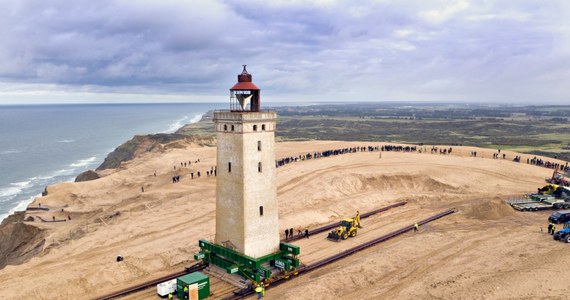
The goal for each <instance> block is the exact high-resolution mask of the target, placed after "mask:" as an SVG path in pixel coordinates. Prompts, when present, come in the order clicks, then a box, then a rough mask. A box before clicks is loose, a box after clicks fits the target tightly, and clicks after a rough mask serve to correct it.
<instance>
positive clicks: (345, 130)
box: [179, 103, 570, 161]
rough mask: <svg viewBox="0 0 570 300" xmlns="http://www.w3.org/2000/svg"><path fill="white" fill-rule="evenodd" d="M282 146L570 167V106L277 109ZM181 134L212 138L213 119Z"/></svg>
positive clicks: (360, 105) (193, 125)
mask: <svg viewBox="0 0 570 300" xmlns="http://www.w3.org/2000/svg"><path fill="white" fill-rule="evenodd" d="M275 110H276V111H277V114H278V120H277V132H276V136H277V139H278V140H282V141H284V140H346V141H382V142H393V143H396V142H402V143H411V144H419V143H423V144H425V145H434V144H440V145H441V144H445V145H452V144H461V145H469V146H479V147H486V148H495V149H509V150H514V151H518V152H523V153H535V154H541V155H546V156H550V157H558V158H561V159H564V160H569V161H570V150H569V149H566V147H567V146H568V145H569V144H570V106H547V107H534V106H520V107H513V106H496V105H495V106H485V105H472V104H471V105H466V104H454V105H451V104H439V105H438V104H433V103H431V104H427V105H426V104H405V105H404V104H396V103H378V104H349V105H317V106H306V107H287V108H284V107H278V108H276V109H275ZM179 133H183V134H188V135H208V136H211V135H213V133H214V131H213V125H212V123H211V118H209V119H208V118H207V120H206V121H205V122H200V123H197V124H192V125H191V126H188V127H186V128H184V129H183V130H182V131H180V132H179Z"/></svg>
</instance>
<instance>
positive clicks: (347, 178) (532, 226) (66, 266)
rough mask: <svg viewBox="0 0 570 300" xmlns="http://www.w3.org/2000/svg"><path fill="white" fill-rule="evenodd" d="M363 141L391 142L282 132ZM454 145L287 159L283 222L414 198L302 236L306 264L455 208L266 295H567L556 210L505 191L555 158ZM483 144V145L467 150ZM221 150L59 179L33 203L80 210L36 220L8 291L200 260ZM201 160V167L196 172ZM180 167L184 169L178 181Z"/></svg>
mask: <svg viewBox="0 0 570 300" xmlns="http://www.w3.org/2000/svg"><path fill="white" fill-rule="evenodd" d="M367 145H381V144H380V143H367V142H361V143H356V142H338V141H334V142H329V141H311V142H286V143H279V144H277V157H278V158H281V157H285V156H292V155H299V154H303V153H307V152H314V151H319V150H328V149H337V148H342V147H348V146H367ZM453 148H454V150H453V155H439V154H429V153H422V154H419V153H397V152H383V153H382V156H381V158H380V157H379V153H378V152H372V153H368V152H361V153H353V154H345V155H340V156H335V157H328V158H321V159H317V160H309V161H302V162H296V163H291V164H288V165H286V166H284V167H280V168H278V169H277V172H278V199H279V202H280V231H281V232H283V231H284V229H285V228H289V227H297V226H298V225H301V226H309V227H317V226H319V225H322V224H325V223H330V222H333V221H338V220H339V219H341V218H344V217H347V216H352V215H353V214H354V213H355V211H356V210H360V211H361V212H366V211H370V210H372V209H375V208H379V207H383V206H386V205H389V204H392V203H395V202H398V201H408V204H407V205H405V206H404V207H400V208H396V209H393V210H391V211H389V212H386V213H383V214H380V215H379V216H375V217H371V218H369V219H366V220H364V228H363V229H362V230H361V231H360V232H359V235H358V236H357V237H355V238H351V239H349V240H347V241H343V242H342V243H333V242H330V241H327V240H326V239H325V234H324V233H323V234H321V235H317V236H313V237H311V238H310V239H305V240H301V241H299V242H297V243H296V244H298V245H300V246H301V252H302V254H301V260H302V261H303V262H304V263H311V262H313V261H316V260H319V259H321V258H323V257H325V256H328V255H331V254H334V253H336V252H339V251H342V250H343V249H346V248H348V247H351V246H354V245H356V244H359V243H361V242H364V241H366V240H370V239H372V238H374V237H377V236H379V235H382V234H385V233H388V232H390V231H392V230H395V229H398V228H401V227H403V226H406V225H409V224H411V223H413V222H415V221H418V220H421V219H424V218H426V217H428V216H431V215H433V214H436V213H438V212H441V211H443V210H446V209H448V208H454V209H456V210H457V213H455V214H453V215H451V216H448V217H445V218H443V219H440V220H438V221H435V222H433V223H430V224H429V225H426V226H424V227H422V228H421V229H420V232H419V233H416V234H414V233H409V234H405V235H403V236H401V237H398V238H395V239H393V240H390V241H388V242H386V243H383V244H381V245H378V246H376V247H373V248H370V249H368V250H365V251H363V252H361V253H358V254H355V255H352V256H350V257H348V258H346V259H343V260H341V261H339V262H337V263H334V264H331V265H329V266H327V267H325V268H323V269H320V270H317V271H314V272H312V273H310V274H308V275H306V276H302V277H299V278H295V279H292V280H291V281H290V282H288V283H286V284H284V285H281V286H279V287H275V288H274V289H270V290H268V293H267V295H266V298H267V299H335V298H338V299H350V298H354V299H570V289H569V288H568V282H567V278H569V277H570V270H568V268H567V266H566V265H567V264H566V262H568V261H570V251H568V249H569V248H568V247H570V246H569V245H567V244H565V243H561V242H556V241H553V240H552V239H551V238H550V237H549V236H547V234H546V233H544V232H541V228H545V227H546V225H547V222H546V219H547V217H548V215H549V214H550V213H551V212H548V211H543V212H517V211H514V210H513V209H511V208H510V207H509V206H507V205H506V204H505V203H504V200H506V199H508V198H510V197H518V196H521V195H522V194H523V193H527V192H532V191H535V190H536V188H537V187H540V186H542V185H544V184H545V183H544V178H545V177H548V176H550V175H551V174H552V170H549V169H545V168H542V167H536V166H531V165H527V164H525V163H514V162H512V161H510V160H496V159H492V158H491V157H492V153H493V152H494V150H490V149H474V148H469V147H453ZM473 150H477V151H478V156H479V157H477V158H474V157H470V156H469V153H470V151H473ZM215 151H216V149H215V148H212V147H210V148H203V147H197V146H192V145H188V147H186V148H185V149H171V150H168V151H167V152H166V153H148V154H145V155H143V156H141V157H139V158H137V159H135V160H133V161H130V162H127V163H124V164H123V165H122V167H121V168H119V169H117V170H112V171H107V172H106V173H107V176H105V177H103V178H101V179H98V180H95V181H89V182H81V183H62V184H58V185H55V186H52V187H49V188H48V191H49V195H48V196H46V197H41V198H38V199H36V201H35V202H34V203H32V204H31V205H32V206H35V205H38V203H40V202H41V204H42V206H44V207H50V208H51V209H52V210H51V211H49V212H29V213H28V214H29V215H31V216H41V217H42V218H44V219H51V218H52V217H53V216H55V217H56V218H57V219H64V218H67V217H68V216H70V217H71V221H68V222H61V223H52V222H46V223H43V222H39V221H37V219H36V221H35V222H32V223H30V224H35V225H36V226H38V227H41V228H45V229H47V230H48V233H49V235H48V237H47V241H46V246H45V249H44V251H43V253H42V254H41V255H39V256H37V257H35V258H33V259H31V260H30V261H28V262H27V263H25V264H22V265H17V266H7V267H6V268H4V269H3V270H0V282H2V287H1V290H2V293H0V299H20V298H26V299H65V298H74V299H89V298H94V297H96V296H102V295H104V294H107V293H109V292H112V291H115V290H118V289H121V288H123V287H126V286H130V285H133V284H136V283H140V282H143V281H146V280H148V279H152V278H155V277H159V276H162V275H166V274H169V273H172V272H176V271H180V270H182V269H183V267H185V266H188V265H190V264H192V263H193V259H192V256H193V254H194V253H195V252H197V250H198V247H197V241H198V239H201V238H204V239H209V240H213V237H214V234H215V232H214V231H215V224H214V222H215V181H216V178H215V177H208V176H206V171H207V170H210V168H212V167H213V166H214V165H215ZM428 152H429V151H428ZM506 153H507V155H508V158H510V159H512V158H513V157H514V154H513V153H510V152H506ZM480 156H483V158H481V157H480ZM526 158H527V156H525V155H523V156H522V161H523V162H526ZM198 159H199V160H200V162H198V163H196V160H198ZM189 161H191V162H192V164H191V165H189V166H188V165H187V166H186V167H180V162H187V163H188V162H189ZM551 161H552V160H551ZM174 166H176V169H174ZM197 171H200V172H201V173H202V176H201V177H200V178H197V179H190V175H189V173H190V172H197ZM154 172H156V176H154ZM175 175H181V180H180V182H178V183H172V176H175ZM195 176H196V174H195ZM141 187H144V192H141ZM61 209H63V211H61ZM559 227H560V226H559ZM117 255H122V256H124V257H125V261H123V262H122V263H117V262H116V261H115V258H116V256H117ZM155 298H156V299H157V298H158V297H157V296H151V297H150V299H155Z"/></svg>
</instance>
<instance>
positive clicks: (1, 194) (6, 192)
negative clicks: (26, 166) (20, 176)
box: [0, 177, 36, 202]
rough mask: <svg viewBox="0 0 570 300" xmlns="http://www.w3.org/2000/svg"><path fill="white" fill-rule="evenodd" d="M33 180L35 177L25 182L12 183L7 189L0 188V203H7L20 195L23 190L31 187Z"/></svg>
mask: <svg viewBox="0 0 570 300" xmlns="http://www.w3.org/2000/svg"><path fill="white" fill-rule="evenodd" d="M35 180H36V177H32V178H29V179H28V180H26V181H20V182H12V183H10V186H8V187H5V188H0V202H7V201H10V200H12V199H14V197H16V196H17V195H19V194H20V193H22V192H23V191H24V190H25V189H28V188H30V187H32V186H33V184H32V182H34V181H35Z"/></svg>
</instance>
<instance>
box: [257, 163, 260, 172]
mask: <svg viewBox="0 0 570 300" xmlns="http://www.w3.org/2000/svg"><path fill="white" fill-rule="evenodd" d="M257 171H258V172H259V173H261V162H258V163H257Z"/></svg>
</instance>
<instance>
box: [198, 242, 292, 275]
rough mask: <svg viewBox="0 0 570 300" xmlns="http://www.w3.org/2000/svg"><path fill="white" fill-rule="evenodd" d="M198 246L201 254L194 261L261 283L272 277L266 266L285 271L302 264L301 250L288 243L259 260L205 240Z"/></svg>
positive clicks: (282, 244)
mask: <svg viewBox="0 0 570 300" xmlns="http://www.w3.org/2000/svg"><path fill="white" fill-rule="evenodd" d="M198 245H199V246H200V252H199V253H196V254H195V255H194V259H196V260H203V261H204V262H206V263H208V264H210V263H211V264H214V265H216V266H218V267H220V268H223V269H225V270H226V272H228V273H230V274H238V275H240V276H242V277H245V278H247V279H249V280H252V281H255V282H260V281H261V278H265V279H268V278H270V277H271V270H270V269H268V268H266V267H264V266H263V265H264V264H270V265H271V266H274V267H277V268H279V269H282V270H285V271H290V270H292V269H295V268H297V267H299V265H300V264H301V263H300V261H299V259H298V258H297V255H299V253H300V252H301V251H300V248H299V247H298V246H295V245H291V244H287V243H281V244H280V245H279V249H280V251H279V252H276V253H271V254H268V255H265V256H262V257H259V258H253V257H250V256H247V255H245V254H242V253H239V252H237V251H235V250H232V249H228V248H226V247H223V246H221V245H216V244H213V243H210V242H208V241H205V240H200V241H199V242H198Z"/></svg>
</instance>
